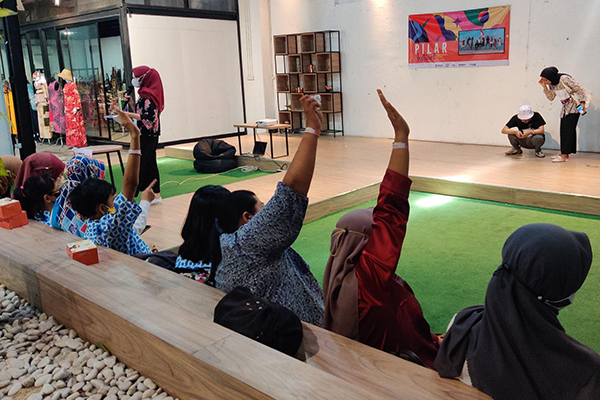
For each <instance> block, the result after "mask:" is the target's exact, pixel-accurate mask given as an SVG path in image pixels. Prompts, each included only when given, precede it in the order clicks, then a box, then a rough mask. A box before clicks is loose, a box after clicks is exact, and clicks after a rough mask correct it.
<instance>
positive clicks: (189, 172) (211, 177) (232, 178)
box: [104, 157, 269, 198]
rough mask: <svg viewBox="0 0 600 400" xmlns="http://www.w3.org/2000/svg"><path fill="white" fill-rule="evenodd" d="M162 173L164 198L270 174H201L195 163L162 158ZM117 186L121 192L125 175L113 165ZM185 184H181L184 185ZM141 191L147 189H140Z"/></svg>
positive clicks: (241, 172)
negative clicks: (208, 186)
mask: <svg viewBox="0 0 600 400" xmlns="http://www.w3.org/2000/svg"><path fill="white" fill-rule="evenodd" d="M157 161H158V170H159V171H160V184H161V188H160V193H161V196H162V197H163V198H168V197H173V196H178V195H180V194H186V193H192V192H195V191H196V190H197V189H198V188H200V187H202V186H205V185H227V184H229V183H233V182H238V181H243V180H245V179H250V178H258V177H260V176H264V175H267V174H269V173H268V172H261V171H253V172H243V171H242V170H241V169H235V170H232V171H228V172H225V173H222V174H199V173H198V172H196V170H195V169H194V163H193V161H189V160H181V159H178V158H170V157H162V158H159V159H158V160H157ZM112 170H113V172H114V175H115V186H116V187H117V190H120V189H121V187H122V186H123V173H122V172H121V166H120V165H118V164H117V165H113V168H112ZM104 179H105V180H107V181H109V182H110V173H109V172H108V171H106V175H105V177H104ZM182 182H183V184H180V183H182ZM140 189H141V190H143V189H145V188H140Z"/></svg>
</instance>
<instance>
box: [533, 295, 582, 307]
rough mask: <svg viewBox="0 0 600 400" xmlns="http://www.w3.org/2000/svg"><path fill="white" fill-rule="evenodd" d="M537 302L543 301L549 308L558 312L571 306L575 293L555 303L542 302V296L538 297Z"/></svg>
mask: <svg viewBox="0 0 600 400" xmlns="http://www.w3.org/2000/svg"><path fill="white" fill-rule="evenodd" d="M538 300H540V301H543V302H544V303H546V304H547V305H549V306H550V307H552V308H555V309H556V310H558V311H560V310H562V309H563V308H565V307H566V306H569V305H571V304H573V301H574V300H575V293H573V294H571V295H570V296H569V297H566V298H564V299H562V300H555V301H552V300H544V298H543V297H542V296H539V297H538Z"/></svg>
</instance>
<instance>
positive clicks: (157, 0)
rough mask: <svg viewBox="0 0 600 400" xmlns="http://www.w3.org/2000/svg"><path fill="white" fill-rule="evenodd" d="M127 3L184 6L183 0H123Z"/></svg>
mask: <svg viewBox="0 0 600 400" xmlns="http://www.w3.org/2000/svg"><path fill="white" fill-rule="evenodd" d="M125 3H127V4H138V5H146V6H155V7H173V8H184V7H185V2H184V0H125Z"/></svg>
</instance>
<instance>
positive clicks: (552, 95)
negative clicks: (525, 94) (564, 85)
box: [538, 78, 556, 101]
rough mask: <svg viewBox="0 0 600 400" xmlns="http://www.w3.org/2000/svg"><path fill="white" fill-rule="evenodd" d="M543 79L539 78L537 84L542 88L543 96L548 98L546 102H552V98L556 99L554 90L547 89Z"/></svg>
mask: <svg viewBox="0 0 600 400" xmlns="http://www.w3.org/2000/svg"><path fill="white" fill-rule="evenodd" d="M543 79H544V78H541V79H540V80H539V82H538V83H539V84H540V86H541V87H542V89H543V90H544V94H545V95H546V97H547V98H548V100H550V101H553V100H554V98H555V97H556V93H555V92H554V90H550V88H549V87H548V85H547V84H546V82H544V81H543Z"/></svg>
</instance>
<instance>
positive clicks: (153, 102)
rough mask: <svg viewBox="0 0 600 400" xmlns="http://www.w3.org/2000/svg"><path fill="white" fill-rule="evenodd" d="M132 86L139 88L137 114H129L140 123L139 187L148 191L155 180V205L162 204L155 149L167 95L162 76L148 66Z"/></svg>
mask: <svg viewBox="0 0 600 400" xmlns="http://www.w3.org/2000/svg"><path fill="white" fill-rule="evenodd" d="M132 71H133V80H132V81H131V84H132V85H133V86H134V87H136V88H138V96H139V99H138V102H137V106H136V112H135V113H128V112H126V113H125V114H127V115H128V116H129V118H133V119H136V120H137V126H138V128H139V129H140V132H141V137H140V140H141V150H142V159H141V160H140V161H141V165H140V183H139V187H141V188H145V187H148V186H149V185H150V184H151V183H152V181H153V180H154V179H156V184H155V185H154V193H156V197H155V199H154V200H153V201H152V204H159V203H161V202H162V198H161V197H160V175H159V172H158V165H157V164H156V148H157V146H158V138H159V136H160V115H161V114H162V112H163V110H164V109H165V94H164V90H163V84H162V80H161V79H160V74H159V73H158V71H157V70H155V69H154V68H150V67H147V66H145V65H143V66H140V67H136V68H134V69H133V70H132Z"/></svg>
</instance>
